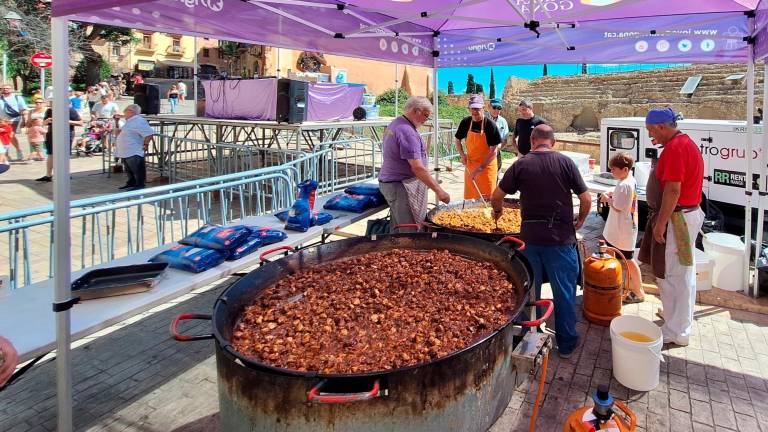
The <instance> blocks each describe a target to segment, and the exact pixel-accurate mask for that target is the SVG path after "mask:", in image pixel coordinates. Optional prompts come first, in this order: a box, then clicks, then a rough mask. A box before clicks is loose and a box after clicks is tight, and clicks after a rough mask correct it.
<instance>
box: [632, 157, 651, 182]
mask: <svg viewBox="0 0 768 432" xmlns="http://www.w3.org/2000/svg"><path fill="white" fill-rule="evenodd" d="M649 175H651V163H650V162H636V163H635V181H636V182H637V187H639V188H644V187H645V185H646V184H648V176H649Z"/></svg>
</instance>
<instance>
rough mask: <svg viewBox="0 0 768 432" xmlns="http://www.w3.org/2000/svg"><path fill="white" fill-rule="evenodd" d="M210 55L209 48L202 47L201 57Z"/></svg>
mask: <svg viewBox="0 0 768 432" xmlns="http://www.w3.org/2000/svg"><path fill="white" fill-rule="evenodd" d="M210 56H211V50H209V49H208V48H203V57H210Z"/></svg>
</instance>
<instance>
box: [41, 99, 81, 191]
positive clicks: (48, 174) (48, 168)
mask: <svg viewBox="0 0 768 432" xmlns="http://www.w3.org/2000/svg"><path fill="white" fill-rule="evenodd" d="M43 123H44V124H45V125H46V126H48V130H47V131H46V133H45V151H46V152H47V153H48V158H47V159H46V161H45V175H44V176H42V177H40V178H38V179H36V181H39V182H51V181H53V109H51V108H48V109H47V110H46V112H45V119H44V120H43ZM82 125H83V120H82V119H81V118H80V114H78V113H77V111H76V110H75V109H74V108H72V105H70V106H69V136H68V137H67V143H68V144H67V147H70V148H71V146H72V138H73V137H74V136H75V126H82Z"/></svg>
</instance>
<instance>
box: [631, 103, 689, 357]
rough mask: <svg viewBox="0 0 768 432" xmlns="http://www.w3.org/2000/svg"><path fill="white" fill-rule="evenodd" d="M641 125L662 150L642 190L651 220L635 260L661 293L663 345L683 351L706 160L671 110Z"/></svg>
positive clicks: (662, 110) (659, 110)
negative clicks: (646, 269)
mask: <svg viewBox="0 0 768 432" xmlns="http://www.w3.org/2000/svg"><path fill="white" fill-rule="evenodd" d="M645 125H646V129H648V134H649V135H650V136H651V138H653V139H654V142H655V143H656V144H658V145H661V146H663V151H662V152H661V156H660V157H659V159H658V160H656V161H654V163H653V164H652V168H651V174H650V176H649V178H648V184H647V186H646V191H645V192H646V200H647V202H648V208H649V209H650V215H649V217H648V223H647V225H646V228H645V234H644V235H643V241H642V244H641V246H640V254H639V256H638V259H639V260H640V261H641V262H644V263H649V264H650V265H651V268H652V269H653V274H654V275H655V276H656V281H657V283H658V285H659V290H660V291H661V303H662V305H663V308H664V309H663V310H664V312H663V315H664V316H663V318H664V325H662V327H661V332H662V334H663V335H664V343H673V344H675V345H680V346H686V345H688V341H689V338H690V336H691V332H692V325H693V308H694V304H695V303H696V263H695V259H694V256H693V248H694V245H695V243H696V235H697V234H698V232H699V230H700V229H701V225H702V224H703V223H704V212H703V211H701V208H699V204H700V203H701V190H702V186H703V183H704V160H703V159H702V157H701V152H700V151H699V148H698V146H696V143H694V142H693V140H691V138H690V137H688V135H686V134H684V133H682V132H680V131H679V130H678V129H677V122H676V116H675V113H674V112H673V111H672V109H670V108H656V109H652V110H650V111H649V112H648V115H647V116H646V119H645Z"/></svg>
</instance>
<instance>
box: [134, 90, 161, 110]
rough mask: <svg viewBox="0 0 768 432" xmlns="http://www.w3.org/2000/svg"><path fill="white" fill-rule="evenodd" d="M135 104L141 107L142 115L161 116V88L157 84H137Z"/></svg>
mask: <svg viewBox="0 0 768 432" xmlns="http://www.w3.org/2000/svg"><path fill="white" fill-rule="evenodd" d="M133 103H135V104H136V105H138V106H139V107H141V113H142V114H147V115H157V114H160V86H159V85H157V84H148V83H143V84H136V86H135V87H134V90H133Z"/></svg>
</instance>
